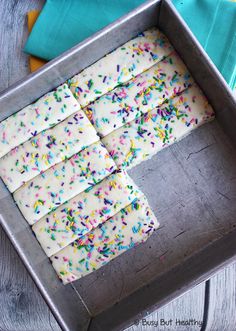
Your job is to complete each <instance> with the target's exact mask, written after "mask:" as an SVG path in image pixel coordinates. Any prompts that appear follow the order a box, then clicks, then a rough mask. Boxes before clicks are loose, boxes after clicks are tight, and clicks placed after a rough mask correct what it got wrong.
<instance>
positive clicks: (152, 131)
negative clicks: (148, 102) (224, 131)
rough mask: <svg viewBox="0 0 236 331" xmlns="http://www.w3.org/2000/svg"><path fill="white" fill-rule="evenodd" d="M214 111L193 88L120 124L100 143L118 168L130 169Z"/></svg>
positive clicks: (195, 87)
mask: <svg viewBox="0 0 236 331" xmlns="http://www.w3.org/2000/svg"><path fill="white" fill-rule="evenodd" d="M213 119H214V112H213V109H212V107H211V106H210V104H209V103H208V101H207V99H206V97H205V96H204V95H203V93H202V91H201V90H200V89H199V87H198V86H197V85H193V86H192V87H190V88H189V89H187V90H185V91H184V92H183V93H182V94H180V95H178V96H176V97H175V98H173V99H170V100H168V102H167V103H165V104H164V105H162V106H161V107H158V108H156V109H153V110H152V111H150V112H148V113H147V114H145V115H143V116H141V117H139V118H137V119H135V120H133V121H132V122H130V123H128V124H126V125H124V126H123V127H121V128H120V129H118V130H116V131H114V132H112V133H111V134H109V135H108V136H106V137H105V138H103V143H104V145H105V146H106V148H107V150H108V151H109V152H110V154H111V155H112V157H113V159H114V160H115V162H116V164H117V166H118V167H121V168H124V169H131V168H132V167H134V166H136V165H138V164H139V163H140V162H142V161H143V160H147V159H149V158H151V157H152V156H153V155H154V154H156V153H157V152H158V151H160V150H162V149H163V148H165V147H167V146H169V145H170V144H173V143H174V142H176V141H178V140H180V139H182V138H183V137H185V136H186V135H187V134H189V133H190V132H191V131H192V130H193V129H195V128H197V127H199V126H201V125H202V124H204V123H206V122H208V121H210V120H213Z"/></svg>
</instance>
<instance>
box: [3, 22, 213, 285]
mask: <svg viewBox="0 0 236 331" xmlns="http://www.w3.org/2000/svg"><path fill="white" fill-rule="evenodd" d="M213 118H214V112H213V110H212V108H211V106H210V105H209V103H208V102H207V100H206V98H205V96H204V95H203V93H202V92H201V90H200V89H199V87H198V86H197V85H196V84H195V83H194V80H193V78H192V77H191V75H190V74H189V72H188V70H187V68H186V67H185V65H184V64H183V62H182V60H181V59H180V58H179V56H178V55H177V53H176V52H175V51H174V49H173V47H172V46H171V45H170V43H169V41H168V40H167V38H166V37H165V36H164V35H163V34H162V33H161V32H160V31H159V30H158V29H156V28H152V29H150V30H148V31H146V32H144V33H141V34H140V35H138V36H137V37H136V38H134V39H133V40H131V41H129V42H127V43H126V44H124V45H123V46H121V47H119V48H118V49H116V50H115V51H113V52H112V53H110V54H108V55H107V56H105V57H104V58H102V59H100V60H99V61H98V62H96V63H94V64H93V65H92V66H90V67H88V68H86V69H85V70H83V71H82V72H81V73H79V74H77V75H76V76H74V77H73V78H71V79H70V80H69V81H68V82H67V83H65V84H63V85H62V86H60V87H58V88H57V89H56V90H55V91H52V92H49V93H48V94H46V95H45V96H43V97H42V98H40V99H39V100H38V101H36V102H35V103H34V104H32V105H29V106H27V107H26V108H24V109H22V110H20V111H18V112H17V113H15V114H14V115H12V116H11V117H9V118H7V119H6V120H4V121H3V122H1V123H0V139H1V140H0V157H1V159H0V175H1V178H2V179H3V181H4V183H5V184H6V186H7V187H8V189H9V190H10V192H11V193H13V197H14V199H15V202H16V204H17V206H18V207H19V209H20V210H21V212H22V214H23V216H24V217H25V219H26V220H27V221H28V223H29V224H30V225H32V229H33V231H34V233H35V235H36V237H37V239H38V241H39V243H40V244H41V246H42V248H43V250H44V251H45V253H46V254H47V255H48V256H49V257H50V259H51V261H52V264H53V267H54V268H55V270H56V272H57V273H58V275H59V277H60V278H61V279H62V281H63V283H64V284H66V283H69V282H71V281H74V280H76V279H79V278H80V277H82V276H85V275H87V274H89V273H91V272H92V271H94V270H97V269H99V268H100V267H101V266H103V265H105V264H106V263H107V262H109V261H111V260H112V259H113V258H115V257H116V256H118V255H120V254H121V253H123V252H125V251H126V250H128V249H129V248H131V247H133V246H135V245H137V244H138V243H140V242H144V241H145V240H146V239H147V238H148V237H149V236H150V235H151V234H152V233H153V232H154V231H155V230H156V229H157V228H158V226H159V223H158V221H157V220H156V218H155V216H154V214H153V212H152V211H151V209H150V207H149V205H148V201H147V199H146V197H145V196H144V195H143V193H142V192H141V191H140V189H139V188H138V187H137V186H136V185H135V183H134V182H133V181H132V179H131V178H130V177H129V175H128V174H127V172H126V171H127V170H128V169H131V168H132V167H134V166H136V165H138V164H139V163H140V162H141V161H143V160H146V159H148V158H150V157H151V156H152V155H154V154H155V153H157V152H158V151H160V150H161V149H163V148H164V147H166V146H168V145H170V144H172V143H173V142H175V141H177V140H179V139H181V138H183V137H184V136H185V135H187V134H188V133H190V131H191V130H193V129H194V128H196V127H199V126H200V125H202V124H203V123H205V122H207V121H209V120H211V119H213Z"/></svg>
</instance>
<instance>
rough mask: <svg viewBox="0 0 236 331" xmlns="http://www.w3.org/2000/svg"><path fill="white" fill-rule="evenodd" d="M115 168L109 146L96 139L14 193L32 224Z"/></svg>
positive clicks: (23, 212) (26, 217) (19, 205)
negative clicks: (95, 141) (107, 148)
mask: <svg viewBox="0 0 236 331" xmlns="http://www.w3.org/2000/svg"><path fill="white" fill-rule="evenodd" d="M115 169H116V166H115V163H114V161H113V160H112V158H111V157H110V156H109V154H108V152H107V150H106V149H105V148H104V146H103V145H102V144H101V143H100V142H97V143H94V144H93V145H90V146H89V147H88V148H86V149H84V150H83V151H81V152H79V153H77V154H75V155H74V156H72V157H71V158H70V159H68V160H66V161H64V162H61V163H59V164H57V165H56V166H53V167H52V168H50V169H49V170H47V171H46V172H44V173H43V174H40V175H38V176H37V177H35V178H34V179H33V180H31V181H30V182H28V183H26V184H25V185H24V186H22V187H20V188H19V189H18V190H17V191H15V193H14V195H13V196H14V199H15V201H16V203H17V205H18V207H19V209H20V210H21V212H22V214H23V215H24V217H25V219H26V220H27V221H28V222H29V223H30V224H33V223H35V222H37V221H38V220H39V219H40V218H42V217H43V216H45V215H46V214H48V213H49V212H50V211H52V210H54V209H55V208H57V207H59V206H60V205H61V204H63V203H64V202H66V201H67V200H69V199H71V198H73V197H75V196H76V195H77V194H79V193H81V192H83V191H84V190H86V189H87V188H89V187H90V186H93V185H95V184H96V183H98V182H99V181H101V180H102V179H104V178H105V177H107V176H109V175H110V174H111V173H112V172H113V171H114V170H115Z"/></svg>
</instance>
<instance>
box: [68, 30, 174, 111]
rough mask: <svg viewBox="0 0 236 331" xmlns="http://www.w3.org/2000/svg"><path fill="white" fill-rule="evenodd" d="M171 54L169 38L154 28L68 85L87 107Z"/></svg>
mask: <svg viewBox="0 0 236 331" xmlns="http://www.w3.org/2000/svg"><path fill="white" fill-rule="evenodd" d="M172 51H173V47H172V46H171V45H170V43H169V41H168V39H167V38H166V37H165V36H164V35H163V34H162V33H161V32H160V31H159V30H158V29H156V28H152V29H150V30H147V31H145V32H144V33H141V34H140V35H139V36H138V37H136V38H134V39H132V40H130V41H128V42H127V43H125V44H124V45H122V46H120V47H119V48H117V49H116V50H114V51H113V52H111V53H109V54H107V55H106V56H105V57H103V58H102V59H100V60H99V61H97V62H96V63H94V64H93V65H91V66H90V67H88V68H86V69H85V70H83V71H82V72H81V73H79V74H78V75H76V76H74V77H73V78H71V79H70V80H69V86H70V88H71V90H72V92H73V94H74V95H75V97H76V98H77V99H78V101H79V102H80V104H81V105H82V106H83V107H84V106H86V105H88V104H89V103H90V102H91V101H94V100H95V99H97V98H98V97H100V96H101V95H103V94H105V93H107V92H108V91H111V90H113V89H114V88H115V87H116V86H118V85H120V84H123V83H125V82H127V81H129V80H130V79H131V78H132V77H135V76H137V75H138V74H140V73H141V72H143V71H144V70H147V69H148V68H150V67H151V66H152V65H154V64H155V63H157V62H159V61H160V60H162V59H163V58H164V57H165V56H167V55H169V54H170V53H171V52H172Z"/></svg>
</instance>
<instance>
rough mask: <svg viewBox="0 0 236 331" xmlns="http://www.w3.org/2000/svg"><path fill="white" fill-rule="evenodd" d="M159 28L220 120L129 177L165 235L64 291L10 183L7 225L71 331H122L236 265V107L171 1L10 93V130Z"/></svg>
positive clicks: (154, 5)
mask: <svg viewBox="0 0 236 331" xmlns="http://www.w3.org/2000/svg"><path fill="white" fill-rule="evenodd" d="M152 26H158V27H159V28H160V29H161V30H162V31H163V32H164V33H165V34H166V35H167V37H168V38H169V40H170V42H171V43H172V44H173V45H174V47H175V48H176V50H177V51H178V53H179V54H180V56H181V57H182V59H183V61H184V62H185V64H186V65H187V67H188V68H189V70H190V72H191V73H192V75H193V77H194V78H195V80H196V81H197V83H198V84H199V85H200V87H201V88H202V89H203V91H204V93H205V94H206V96H207V98H208V99H209V101H210V103H211V104H212V106H213V108H214V110H215V112H216V119H215V120H214V121H213V122H211V123H208V124H206V125H204V126H202V127H201V128H199V129H197V130H195V131H194V132H193V133H192V134H191V135H189V136H188V137H186V138H184V139H183V140H182V141H180V142H178V143H176V144H174V145H172V146H170V147H168V148H166V149H164V150H163V151H161V152H159V153H158V154H157V155H156V156H154V157H153V158H152V159H151V160H148V161H146V162H143V163H142V164H140V165H139V166H137V167H135V168H134V169H133V170H131V171H129V174H130V175H131V177H132V178H133V179H134V180H135V181H136V183H137V184H138V185H139V186H140V188H141V189H142V190H143V192H144V193H145V194H146V196H147V198H148V200H149V202H150V205H151V207H152V209H153V211H154V212H155V215H156V216H157V218H158V220H159V221H160V223H161V227H160V229H159V230H158V231H156V232H155V233H154V234H153V235H152V236H151V237H150V238H149V239H148V241H147V242H146V243H144V244H142V245H139V246H138V247H136V248H133V249H131V250H130V251H128V252H126V253H125V254H123V255H121V256H119V257H118V258H116V259H115V260H113V261H112V262H110V263H109V264H107V265H106V266H104V267H103V268H101V269H100V270H98V271H96V272H93V273H92V274H90V275H88V276H86V277H84V278H82V279H80V280H78V281H76V282H74V283H72V284H69V285H67V286H64V285H62V283H61V282H60V281H59V279H58V277H57V276H56V273H55V272H54V270H53V268H52V266H51V263H50V261H49V259H48V258H47V257H46V255H45V254H44V252H43V251H42V249H41V247H40V245H39V244H38V242H37V240H36V238H35V237H34V235H33V233H32V231H31V229H30V227H29V225H28V224H27V222H26V221H25V219H24V218H23V216H22V215H21V213H20V211H19V210H18V208H17V207H16V205H15V203H14V201H13V198H12V196H11V194H10V193H9V192H8V190H7V189H6V188H5V186H4V184H3V183H2V182H1V183H0V220H1V224H2V226H3V228H4V229H5V231H6V233H7V235H8V236H9V238H10V240H11V242H12V244H13V245H14V247H15V249H16V250H17V252H18V254H19V256H20V257H21V259H22V260H23V262H24V264H25V266H26V268H27V269H28V271H29V273H30V274H31V276H32V278H33V279H34V281H35V283H36V285H37V286H38V288H39V290H40V291H41V293H42V295H43V297H44V299H45V300H46V302H47V304H48V305H49V307H50V308H51V310H52V312H53V314H54V315H55V317H56V319H57V321H58V323H59V324H60V326H61V327H62V329H63V330H70V331H83V330H93V331H95V330H103V331H106V330H108V331H110V330H121V329H123V328H125V327H127V326H129V325H130V324H132V323H133V322H134V320H136V319H139V318H141V317H142V316H144V315H145V314H147V312H149V313H150V312H151V311H152V310H154V309H156V308H158V307H160V306H161V305H163V304H165V303H167V302H168V301H170V300H171V299H174V298H175V297H177V296H179V295H181V294H182V293H183V292H184V291H186V290H188V289H190V288H191V287H193V286H194V285H196V284H198V283H199V282H201V281H203V280H206V279H207V278H209V277H210V276H211V275H212V274H213V273H214V272H215V271H216V270H218V269H219V268H221V267H223V266H225V265H227V264H228V263H230V262H231V261H233V260H234V259H235V257H236V229H235V226H236V102H235V99H234V97H233V95H232V93H231V91H230V90H229V88H228V87H227V85H226V83H225V81H224V80H223V78H222V76H221V75H220V74H219V72H218V71H217V69H216V68H215V66H214V65H213V63H212V62H211V60H210V59H209V57H208V56H207V55H206V53H205V52H204V51H203V49H202V48H201V46H200V45H199V43H198V42H197V41H196V39H195V37H194V36H193V35H192V33H191V32H190V30H189V29H188V27H187V26H186V24H185V23H184V22H183V20H182V19H181V18H180V16H179V15H178V13H177V12H176V10H175V8H174V7H173V5H172V4H171V2H170V1H169V0H162V1H161V0H159V1H158V0H152V1H148V2H146V3H145V4H144V5H142V6H140V7H138V8H137V9H136V10H134V11H133V12H131V13H129V14H128V15H126V16H124V17H122V18H121V19H119V20H117V21H116V22H115V23H113V24H111V25H109V26H108V27H106V28H104V29H103V30H101V31H99V32H98V33H97V34H95V35H94V36H92V37H91V38H88V39H87V40H85V41H84V42H82V43H80V44H78V45H77V46H75V47H74V48H72V49H71V50H69V51H68V52H65V53H64V54H63V55H61V56H60V57H58V58H56V59H55V60H53V61H51V62H49V63H48V64H47V65H45V66H44V67H43V68H42V69H41V70H39V71H37V72H36V73H34V74H31V75H29V76H28V77H27V78H26V79H24V80H21V81H19V82H18V83H16V84H15V85H14V86H12V87H10V88H9V89H7V90H6V91H5V92H4V93H2V94H1V95H0V109H1V112H0V120H3V119H4V118H6V117H8V116H9V115H11V114H13V113H14V112H16V111H18V110H20V109H21V108H23V107H25V106H26V105H28V104H29V103H31V102H33V101H35V99H37V98H39V97H40V96H41V95H43V94H44V93H46V92H48V91H50V90H52V89H53V88H55V87H57V86H58V85H60V84H61V83H63V82H64V81H65V80H66V79H68V78H70V77H71V76H73V75H74V74H76V73H78V72H79V71H81V70H82V69H84V68H85V67H87V66H89V65H91V64H92V63H94V62H95V61H96V60H98V59H99V58H101V57H103V56H104V55H105V54H107V53H109V52H110V51H112V50H113V49H115V48H116V47H118V46H119V45H121V44H123V43H125V42H126V41H128V40H130V39H131V38H133V37H134V36H135V35H137V33H138V32H140V31H144V30H146V29H148V28H150V27H152ZM219 46H220V45H219Z"/></svg>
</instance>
